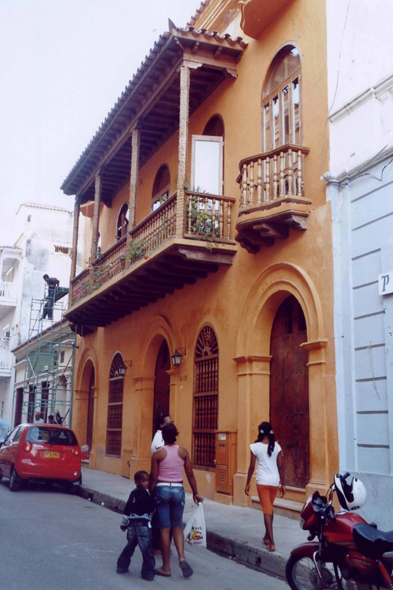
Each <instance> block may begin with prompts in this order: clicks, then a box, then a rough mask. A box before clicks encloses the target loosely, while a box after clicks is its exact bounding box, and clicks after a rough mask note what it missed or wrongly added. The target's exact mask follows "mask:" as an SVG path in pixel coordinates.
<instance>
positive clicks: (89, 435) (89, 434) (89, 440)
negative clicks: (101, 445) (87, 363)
mask: <svg viewBox="0 0 393 590" xmlns="http://www.w3.org/2000/svg"><path fill="white" fill-rule="evenodd" d="M94 383H95V375H94V369H93V370H92V372H91V375H90V383H89V396H88V400H87V431H86V444H87V445H88V446H89V454H90V451H91V447H92V445H93V427H94V424H93V419H94ZM86 458H88V456H86Z"/></svg>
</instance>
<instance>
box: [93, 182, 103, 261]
mask: <svg viewBox="0 0 393 590" xmlns="http://www.w3.org/2000/svg"><path fill="white" fill-rule="evenodd" d="M101 189H102V179H101V170H99V171H98V172H97V174H96V178H95V192H94V214H93V234H92V238H91V257H90V260H91V261H93V260H95V258H96V256H97V249H98V222H99V216H100V203H101Z"/></svg>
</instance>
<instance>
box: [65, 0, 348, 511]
mask: <svg viewBox="0 0 393 590" xmlns="http://www.w3.org/2000/svg"><path fill="white" fill-rule="evenodd" d="M169 24H170V27H169V28H170V30H169V32H166V33H163V34H162V35H161V36H160V37H159V39H158V41H157V43H156V44H155V45H154V47H153V48H152V49H151V51H150V52H149V53H148V54H147V56H146V59H145V61H144V62H143V63H142V64H141V66H140V68H139V69H138V71H137V73H136V74H135V76H134V77H133V79H132V81H131V82H130V84H129V86H128V87H127V88H126V90H125V91H124V92H123V94H122V96H121V97H120V98H119V100H118V101H117V103H116V104H115V106H114V108H113V109H112V111H111V112H110V113H109V115H108V117H107V118H106V119H105V121H104V122H103V123H102V125H101V127H100V128H99V130H98V131H97V133H96V135H95V136H94V138H93V139H92V141H91V142H90V144H89V145H88V146H87V148H86V149H85V151H84V152H83V153H82V155H81V157H80V158H79V160H78V162H77V163H76V164H75V166H74V168H73V169H72V170H71V172H70V173H69V175H68V177H67V178H66V180H65V181H64V183H63V185H62V189H63V190H64V192H65V193H66V194H68V195H75V196H76V200H75V222H76V223H75V228H74V243H73V252H75V251H76V249H77V243H78V233H79V232H78V224H77V221H78V219H79V218H80V215H81V214H83V215H84V216H85V217H86V218H90V221H91V243H90V251H89V261H88V262H87V264H86V267H85V268H84V269H83V270H82V272H81V273H79V274H78V275H76V271H75V268H76V260H75V259H74V260H73V267H72V269H73V270H72V277H71V286H70V307H69V309H68V311H67V313H66V317H67V319H68V320H69V321H70V322H72V323H74V324H75V326H76V329H77V332H78V334H79V338H78V345H79V348H78V350H77V360H76V362H77V369H76V373H75V390H74V413H73V426H74V428H75V430H76V432H77V435H78V437H79V439H80V442H81V444H84V443H87V444H88V445H89V447H90V448H91V454H90V465H91V466H92V467H94V468H97V469H101V470H106V471H109V472H113V473H117V474H122V475H125V476H132V474H133V473H134V472H135V471H136V470H137V469H141V468H144V469H148V468H149V465H150V443H151V438H152V435H153V423H154V419H155V417H156V416H157V414H159V413H161V412H162V411H165V412H168V411H169V412H170V413H171V415H172V416H173V418H174V421H175V423H176V425H177V427H178V429H179V431H180V437H179V441H180V443H181V444H182V445H184V446H185V447H186V448H188V449H189V451H190V453H191V455H192V461H193V464H194V467H195V470H196V474H197V479H198V486H199V490H200V491H201V493H202V494H204V495H205V496H207V497H210V498H215V499H217V500H220V501H222V502H234V503H236V504H238V505H247V503H248V502H249V499H248V498H247V497H246V496H245V495H244V486H245V480H246V472H247V469H248V463H249V456H250V450H249V444H250V443H251V442H253V441H254V440H255V438H256V436H257V426H258V424H259V423H260V422H261V421H262V420H266V419H269V418H270V420H271V421H272V423H273V425H274V429H275V431H276V436H277V439H278V440H279V441H280V443H281V445H282V447H283V450H284V455H285V470H286V478H287V484H288V494H287V497H286V500H284V502H282V506H284V507H286V508H287V509H288V508H289V507H290V506H292V507H293V508H296V506H297V505H296V502H302V501H303V500H304V498H305V496H306V494H309V493H310V492H312V491H313V490H315V489H319V490H325V489H326V487H327V486H328V484H329V483H330V481H331V478H332V474H333V473H334V472H335V471H337V469H338V448H337V414H336V390H335V352H334V339H333V324H334V322H333V257H332V235H331V203H330V202H327V200H326V189H325V185H324V183H323V182H322V181H321V179H320V177H321V166H322V169H323V170H325V169H326V167H327V164H328V153H329V135H328V129H327V130H325V131H326V132H325V133H324V129H325V121H326V117H327V114H328V97H327V61H326V6H325V3H324V2H315V1H314V0H293V1H291V0H277V1H276V2H274V3H272V2H268V1H265V0H245V1H244V2H238V1H237V0H236V1H235V0H226V1H225V2H220V1H219V0H211V1H210V2H209V1H207V0H206V1H205V2H203V3H202V4H201V6H200V8H199V10H198V11H197V13H196V15H195V17H193V18H192V19H191V22H190V23H189V25H188V26H186V27H185V28H177V27H176V26H175V25H174V24H173V23H171V22H170V23H169ZM176 353H180V354H176ZM254 493H255V490H254ZM291 501H292V502H291Z"/></svg>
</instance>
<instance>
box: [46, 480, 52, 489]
mask: <svg viewBox="0 0 393 590" xmlns="http://www.w3.org/2000/svg"><path fill="white" fill-rule="evenodd" d="M44 485H45V488H46V489H47V490H51V489H52V487H53V481H46V482H45V484H44Z"/></svg>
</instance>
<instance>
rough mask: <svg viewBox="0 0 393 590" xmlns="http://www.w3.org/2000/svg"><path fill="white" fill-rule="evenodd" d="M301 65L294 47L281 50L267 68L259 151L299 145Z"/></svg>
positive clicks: (289, 46) (297, 51)
mask: <svg viewBox="0 0 393 590" xmlns="http://www.w3.org/2000/svg"><path fill="white" fill-rule="evenodd" d="M300 83H301V62H300V54H299V50H298V49H297V48H296V47H294V46H293V45H287V46H285V47H283V48H282V49H281V50H280V51H279V52H278V53H277V55H276V57H275V58H274V60H273V61H272V64H271V66H270V68H269V72H268V74H267V76H266V79H265V83H264V85H263V92H262V151H263V152H269V151H271V150H273V149H275V148H277V147H279V146H281V145H285V144H288V143H292V144H295V145H301V141H302V138H301V108H300V101H301V88H300Z"/></svg>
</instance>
